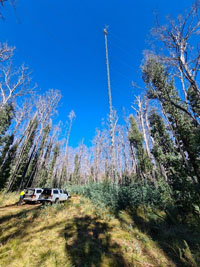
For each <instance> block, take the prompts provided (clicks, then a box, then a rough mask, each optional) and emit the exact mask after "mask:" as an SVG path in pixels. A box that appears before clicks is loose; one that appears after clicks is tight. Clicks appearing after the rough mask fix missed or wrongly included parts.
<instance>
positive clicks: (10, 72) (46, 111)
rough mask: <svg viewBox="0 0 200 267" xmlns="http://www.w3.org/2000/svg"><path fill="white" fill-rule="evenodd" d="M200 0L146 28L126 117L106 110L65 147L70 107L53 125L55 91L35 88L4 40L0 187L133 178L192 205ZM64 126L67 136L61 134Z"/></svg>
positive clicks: (199, 172) (198, 134) (195, 203)
mask: <svg viewBox="0 0 200 267" xmlns="http://www.w3.org/2000/svg"><path fill="white" fill-rule="evenodd" d="M199 5H200V1H196V2H195V4H194V5H193V6H192V7H191V9H190V11H189V12H188V13H187V14H185V15H184V16H178V17H177V19H176V20H173V19H170V18H168V21H167V24H166V25H159V23H157V24H156V26H155V28H154V29H152V36H153V40H154V41H155V44H154V50H155V51H154V50H150V51H145V56H144V60H143V64H142V67H141V70H142V78H143V81H144V85H145V88H144V90H143V93H142V95H141V96H138V97H137V98H136V100H135V103H134V105H133V109H134V110H133V114H134V115H128V116H127V115H125V114H124V116H123V117H124V124H123V125H119V124H118V115H117V112H116V111H114V112H113V111H112V112H113V114H110V117H111V118H112V121H110V124H111V125H110V127H105V128H104V129H103V130H96V136H95V137H94V139H93V141H92V146H91V147H87V146H85V145H84V144H83V143H82V144H80V146H79V147H78V148H77V149H72V148H71V147H70V146H69V138H70V133H71V128H72V124H73V120H74V119H75V113H74V112H73V111H72V112H71V113H70V114H69V116H68V120H67V123H59V124H58V125H55V124H54V123H53V122H52V121H53V118H54V115H55V113H56V108H57V104H58V102H59V100H60V98H61V94H60V92H59V91H57V90H52V89H51V90H49V91H47V92H46V93H45V94H43V95H36V93H35V89H34V86H33V85H32V82H31V79H30V74H29V73H28V69H27V68H26V67H24V66H21V67H20V68H19V69H17V70H16V69H13V64H11V60H12V57H13V52H14V48H12V47H9V46H7V44H2V45H1V47H0V61H1V65H0V72H1V75H0V79H1V88H0V95H1V98H0V100H1V103H0V187H1V189H2V190H5V191H6V192H8V191H14V190H19V189H22V188H24V187H29V186H35V187H36V186H37V187H46V186H55V187H64V186H66V185H69V184H73V185H75V184H78V185H86V184H90V183H94V182H95V183H100V182H102V181H106V182H109V183H113V184H114V185H116V186H118V187H122V186H125V187H128V186H133V185H134V184H135V185H136V184H137V185H138V187H139V188H144V187H145V188H148V186H149V188H150V190H151V192H152V191H153V189H152V188H154V189H155V190H158V192H160V193H159V194H160V197H161V195H162V192H164V193H163V194H166V192H167V197H166V198H167V199H169V198H171V200H172V201H173V203H174V204H175V205H176V206H178V207H182V208H184V211H191V210H192V209H194V210H198V207H199V201H200V194H199V193H200V191H199V184H200V88H199V76H198V75H199V69H200V53H199V48H198V36H199V34H200V19H199V15H200V14H199V13H200V12H199V10H200V9H199ZM159 49H160V50H159ZM159 51H160V52H159ZM111 115H112V116H111ZM61 128H62V131H61ZM63 128H65V129H66V130H65V131H63ZM63 132H66V136H65V137H64V138H61V136H62V134H63ZM111 132H112V134H111ZM113 132H114V135H113ZM111 137H112V140H111ZM145 190H146V189H145ZM117 192H118V191H117ZM145 192H146V191H145ZM116 194H118V193H116ZM143 194H144V191H143V190H142V194H141V196H143ZM145 194H146V193H145ZM149 198H150V197H149ZM143 200H144V198H143ZM150 201H152V200H151V199H150Z"/></svg>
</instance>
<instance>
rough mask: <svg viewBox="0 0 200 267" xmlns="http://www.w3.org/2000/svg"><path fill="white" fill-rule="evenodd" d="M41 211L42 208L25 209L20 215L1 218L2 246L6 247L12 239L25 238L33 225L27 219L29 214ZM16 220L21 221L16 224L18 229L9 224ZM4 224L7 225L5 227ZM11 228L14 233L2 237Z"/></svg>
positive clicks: (0, 239)
mask: <svg viewBox="0 0 200 267" xmlns="http://www.w3.org/2000/svg"><path fill="white" fill-rule="evenodd" d="M40 209H41V206H36V207H35V208H33V209H29V210H26V209H23V210H21V211H20V212H18V213H15V214H10V215H6V216H3V217H0V225H1V229H0V244H1V245H4V244H6V243H7V241H8V240H11V239H13V238H16V237H20V236H24V235H25V233H26V229H27V227H29V226H30V224H31V222H30V221H29V220H28V219H27V216H28V214H29V213H31V212H33V211H36V210H40ZM16 218H18V219H19V221H17V222H16V224H17V228H15V227H14V226H15V225H13V224H9V221H10V220H12V219H16ZM3 223H6V225H3ZM7 223H8V224H7ZM11 228H13V229H14V231H12V232H11V233H9V234H7V235H5V236H3V237H2V236H1V234H2V233H3V232H7V231H8V230H9V229H11Z"/></svg>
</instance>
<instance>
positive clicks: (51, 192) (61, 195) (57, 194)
mask: <svg viewBox="0 0 200 267" xmlns="http://www.w3.org/2000/svg"><path fill="white" fill-rule="evenodd" d="M69 197H70V196H69V194H68V193H67V192H66V191H64V190H62V189H59V188H44V190H43V192H42V194H41V195H40V197H39V199H38V200H39V201H40V202H41V203H45V202H50V203H56V202H64V201H66V200H67V199H68V198H69Z"/></svg>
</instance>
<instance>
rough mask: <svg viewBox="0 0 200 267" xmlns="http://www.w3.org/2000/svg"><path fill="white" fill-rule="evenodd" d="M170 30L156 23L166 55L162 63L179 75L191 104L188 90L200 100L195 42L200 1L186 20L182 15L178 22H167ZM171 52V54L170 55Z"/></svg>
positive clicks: (156, 33)
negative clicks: (189, 88)
mask: <svg viewBox="0 0 200 267" xmlns="http://www.w3.org/2000/svg"><path fill="white" fill-rule="evenodd" d="M167 20H168V23H167V26H164V25H162V26H161V25H160V24H159V23H158V20H157V23H156V27H155V28H153V30H152V34H153V35H154V36H156V37H157V39H158V40H159V41H161V43H162V44H163V45H164V48H165V54H164V55H160V56H159V58H160V60H161V61H162V62H164V63H165V64H167V65H168V66H170V67H172V68H173V70H175V71H176V76H178V78H179V79H180V81H181V83H182V90H183V93H184V97H185V102H186V103H187V101H188V92H187V91H186V86H187V87H192V89H193V90H194V92H195V93H196V95H197V96H198V98H199V99H200V88H199V85H198V80H197V76H198V72H199V70H200V46H199V43H197V42H196V43H197V46H196V47H194V43H195V42H194V41H196V39H197V38H198V36H199V34H200V0H197V1H195V4H194V5H193V6H192V7H191V9H190V10H189V12H188V13H187V14H186V16H182V15H179V16H178V18H177V20H173V19H171V18H169V17H168V18H167ZM166 52H167V53H166Z"/></svg>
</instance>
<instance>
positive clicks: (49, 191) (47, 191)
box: [42, 188, 51, 195]
mask: <svg viewBox="0 0 200 267" xmlns="http://www.w3.org/2000/svg"><path fill="white" fill-rule="evenodd" d="M42 195H51V189H47V188H46V189H44V191H43V192H42Z"/></svg>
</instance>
